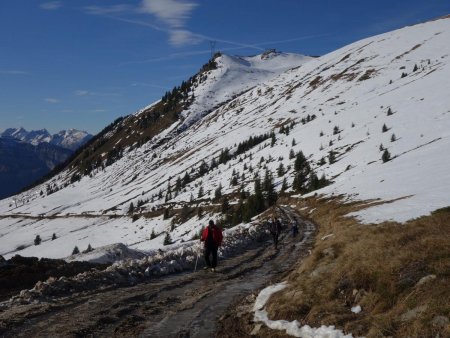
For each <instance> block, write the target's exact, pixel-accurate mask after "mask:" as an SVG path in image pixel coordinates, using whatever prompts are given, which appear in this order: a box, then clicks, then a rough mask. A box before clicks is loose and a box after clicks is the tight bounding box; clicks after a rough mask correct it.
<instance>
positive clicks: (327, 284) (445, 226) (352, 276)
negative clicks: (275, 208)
mask: <svg viewBox="0 0 450 338" xmlns="http://www.w3.org/2000/svg"><path fill="white" fill-rule="evenodd" d="M283 202H285V203H287V204H290V205H292V204H296V206H297V207H296V208H297V210H298V212H299V213H300V214H303V215H304V216H305V217H309V218H310V219H312V220H313V221H314V222H315V223H316V224H318V225H319V229H318V234H317V238H316V244H315V247H314V249H313V250H312V252H311V254H310V255H309V256H308V257H307V258H306V259H305V260H304V261H303V262H302V263H301V264H300V265H299V266H298V267H297V268H296V269H295V270H294V272H293V273H292V274H291V275H290V276H289V285H290V286H289V287H288V288H287V289H285V291H283V292H280V293H278V294H276V295H275V296H274V297H272V299H271V302H270V303H269V306H268V309H269V313H270V314H271V318H274V319H288V320H294V319H297V320H299V321H300V322H301V323H303V324H309V325H312V326H320V325H322V324H325V325H336V326H337V327H339V328H341V329H344V330H345V331H346V332H350V333H352V334H353V335H354V336H360V335H364V336H366V337H384V336H393V337H436V335H437V334H439V335H440V337H450V325H449V324H448V321H447V322H446V320H445V317H446V318H447V320H448V318H449V314H450V287H449V285H450V284H449V275H450V240H449V239H450V208H446V209H442V210H440V211H438V212H435V213H433V214H432V215H431V216H427V217H422V218H419V219H416V220H412V221H410V222H408V223H406V224H399V223H394V222H385V223H382V224H378V225H362V224H360V223H358V222H357V220H355V219H354V218H351V217H346V216H345V215H347V214H348V213H349V212H352V211H356V210H359V209H362V208H364V207H367V204H362V203H347V204H345V203H342V202H341V201H340V200H338V199H327V200H323V199H322V200H319V199H317V198H308V199H303V200H297V199H289V198H286V200H285V201H283ZM311 210H314V211H312V212H311V213H310V211H311ZM330 234H332V236H328V237H326V238H324V236H327V235H330ZM322 238H324V239H322ZM431 275H434V276H435V278H434V277H428V278H430V279H429V280H428V281H427V282H425V283H423V284H420V285H419V284H418V282H419V280H421V278H423V277H426V276H431ZM358 304H359V305H361V307H362V312H361V313H359V314H354V313H352V312H351V311H350V309H351V307H352V306H355V305H358ZM439 316H441V317H439Z"/></svg>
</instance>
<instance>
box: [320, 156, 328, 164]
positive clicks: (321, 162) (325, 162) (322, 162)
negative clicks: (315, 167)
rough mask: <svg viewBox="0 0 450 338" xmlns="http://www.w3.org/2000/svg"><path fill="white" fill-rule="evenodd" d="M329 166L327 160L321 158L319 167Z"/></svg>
mask: <svg viewBox="0 0 450 338" xmlns="http://www.w3.org/2000/svg"><path fill="white" fill-rule="evenodd" d="M325 164H327V161H326V160H325V157H323V156H322V157H321V159H320V160H319V166H322V165H325Z"/></svg>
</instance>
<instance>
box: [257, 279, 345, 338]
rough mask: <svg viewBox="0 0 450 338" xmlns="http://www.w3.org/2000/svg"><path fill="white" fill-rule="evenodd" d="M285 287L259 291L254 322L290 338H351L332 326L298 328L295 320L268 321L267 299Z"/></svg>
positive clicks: (273, 286) (280, 285) (273, 287)
mask: <svg viewBox="0 0 450 338" xmlns="http://www.w3.org/2000/svg"><path fill="white" fill-rule="evenodd" d="M286 286H287V283H286V282H282V283H279V284H275V285H271V286H268V287H267V288H265V289H263V290H261V292H260V293H259V295H258V297H257V298H256V301H255V305H254V307H253V311H254V313H255V315H254V320H255V322H263V323H264V324H265V325H267V327H269V328H271V329H273V330H280V331H282V330H284V331H286V333H287V334H288V335H290V336H294V337H302V338H313V337H316V338H353V336H352V335H351V334H347V335H346V334H344V333H343V332H342V331H341V330H337V329H335V327H334V326H325V325H322V326H321V327H319V328H313V327H310V326H309V325H305V326H300V323H299V322H298V321H297V320H294V321H292V322H289V321H287V320H270V319H269V317H268V314H267V311H266V310H264V306H265V305H266V303H267V301H268V300H269V298H270V297H271V296H272V294H274V293H275V292H278V291H281V290H283V289H284V288H285V287H286Z"/></svg>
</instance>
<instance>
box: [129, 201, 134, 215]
mask: <svg viewBox="0 0 450 338" xmlns="http://www.w3.org/2000/svg"><path fill="white" fill-rule="evenodd" d="M133 211H134V205H133V202H131V203H130V207H129V208H128V213H129V214H131V213H133Z"/></svg>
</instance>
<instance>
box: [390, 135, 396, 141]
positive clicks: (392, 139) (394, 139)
mask: <svg viewBox="0 0 450 338" xmlns="http://www.w3.org/2000/svg"><path fill="white" fill-rule="evenodd" d="M395 141H397V138H396V137H395V134H392V136H391V142H395Z"/></svg>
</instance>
